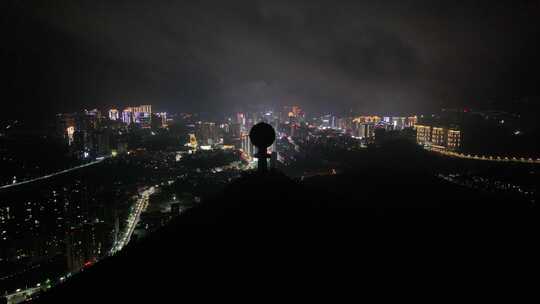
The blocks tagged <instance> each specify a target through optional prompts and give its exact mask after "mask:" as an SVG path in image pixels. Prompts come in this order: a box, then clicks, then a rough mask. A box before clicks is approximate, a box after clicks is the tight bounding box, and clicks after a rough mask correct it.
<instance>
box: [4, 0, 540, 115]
mask: <svg viewBox="0 0 540 304" xmlns="http://www.w3.org/2000/svg"><path fill="white" fill-rule="evenodd" d="M440 2H442V1H381V0H379V1H336V0H334V1H262V0H261V1H232V0H227V1H225V0H223V1H212V2H211V1H140V2H139V1H110V0H108V1H98V0H93V1H75V0H69V1H28V0H26V1H25V0H20V1H11V0H10V1H7V9H5V10H4V11H3V12H2V15H3V17H4V18H3V19H4V21H3V28H4V30H7V35H5V36H4V37H3V49H2V55H3V57H4V59H3V60H4V64H3V66H4V67H3V72H4V73H5V74H6V75H7V76H8V81H7V82H5V83H6V84H7V90H3V94H2V95H3V96H2V99H3V100H2V104H3V108H4V111H3V113H2V114H3V115H13V113H26V114H28V113H33V114H30V115H48V114H49V113H54V112H68V111H75V110H79V109H81V108H85V107H86V108H94V107H105V108H108V107H109V106H117V107H123V106H126V105H130V104H133V105H136V104H153V105H154V109H156V110H168V111H175V112H176V111H222V110H227V111H234V110H239V109H242V107H244V106H245V105H248V104H260V105H283V104H299V105H301V106H304V107H305V108H308V109H310V110H311V111H326V110H333V111H347V110H353V111H355V112H363V113H369V112H377V113H388V114H408V113H414V112H418V111H431V110H437V109H439V108H440V107H441V106H445V107H448V106H474V107H481V106H486V105H487V104H488V102H489V101H492V100H499V101H502V102H505V100H512V99H516V98H522V97H531V96H533V97H534V96H538V95H539V94H538V93H539V92H538V88H536V87H537V80H536V79H535V76H536V74H538V71H539V67H540V60H539V58H538V57H539V54H540V48H539V45H538V37H540V21H539V20H540V1H445V4H443V3H440ZM6 104H7V108H6V107H5V105H6Z"/></svg>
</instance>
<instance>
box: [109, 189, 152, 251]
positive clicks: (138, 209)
mask: <svg viewBox="0 0 540 304" xmlns="http://www.w3.org/2000/svg"><path fill="white" fill-rule="evenodd" d="M155 191H156V189H155V187H150V188H148V189H146V190H144V191H143V192H141V193H140V195H139V198H138V199H137V203H136V204H135V206H134V208H133V210H132V211H131V213H130V215H129V217H128V220H127V221H128V223H127V227H126V231H125V233H124V234H123V235H122V236H121V237H120V240H118V242H117V243H116V244H115V246H114V247H113V248H112V250H111V251H112V253H113V254H114V253H116V252H118V251H120V250H122V248H124V246H126V245H127V244H128V243H129V241H130V239H131V236H132V235H133V231H134V230H135V227H136V226H137V223H138V222H139V219H140V218H141V213H142V212H143V211H144V210H146V207H148V202H149V200H150V196H151V195H152V194H154V192H155Z"/></svg>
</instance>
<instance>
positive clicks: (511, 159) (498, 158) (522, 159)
mask: <svg viewBox="0 0 540 304" xmlns="http://www.w3.org/2000/svg"><path fill="white" fill-rule="evenodd" d="M424 149H426V150H428V151H431V152H435V153H438V154H441V155H445V156H449V157H456V158H462V159H471V160H482V161H492V162H514V163H525V164H540V158H536V159H534V158H525V157H520V158H517V157H508V156H506V157H502V156H488V155H472V154H465V153H459V152H453V151H446V150H442V149H437V148H434V147H428V146H426V147H424Z"/></svg>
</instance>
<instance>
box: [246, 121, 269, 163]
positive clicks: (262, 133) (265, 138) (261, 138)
mask: <svg viewBox="0 0 540 304" xmlns="http://www.w3.org/2000/svg"><path fill="white" fill-rule="evenodd" d="M249 139H250V140H251V143H252V144H253V145H254V146H255V147H257V154H255V157H257V158H258V160H259V163H258V167H259V172H266V171H267V170H268V168H267V161H266V159H267V158H270V155H269V154H268V151H267V150H266V149H267V148H268V147H270V146H271V145H272V144H273V143H274V141H275V140H276V132H275V131H274V128H272V126H271V125H269V124H267V123H265V122H260V123H258V124H256V125H254V126H253V128H251V131H250V132H249Z"/></svg>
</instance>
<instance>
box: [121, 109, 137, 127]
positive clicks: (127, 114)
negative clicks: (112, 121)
mask: <svg viewBox="0 0 540 304" xmlns="http://www.w3.org/2000/svg"><path fill="white" fill-rule="evenodd" d="M133 114H134V113H133V108H131V107H129V108H125V109H124V111H122V122H124V123H125V124H126V125H130V124H132V123H134V122H135V120H134V117H133Z"/></svg>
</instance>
